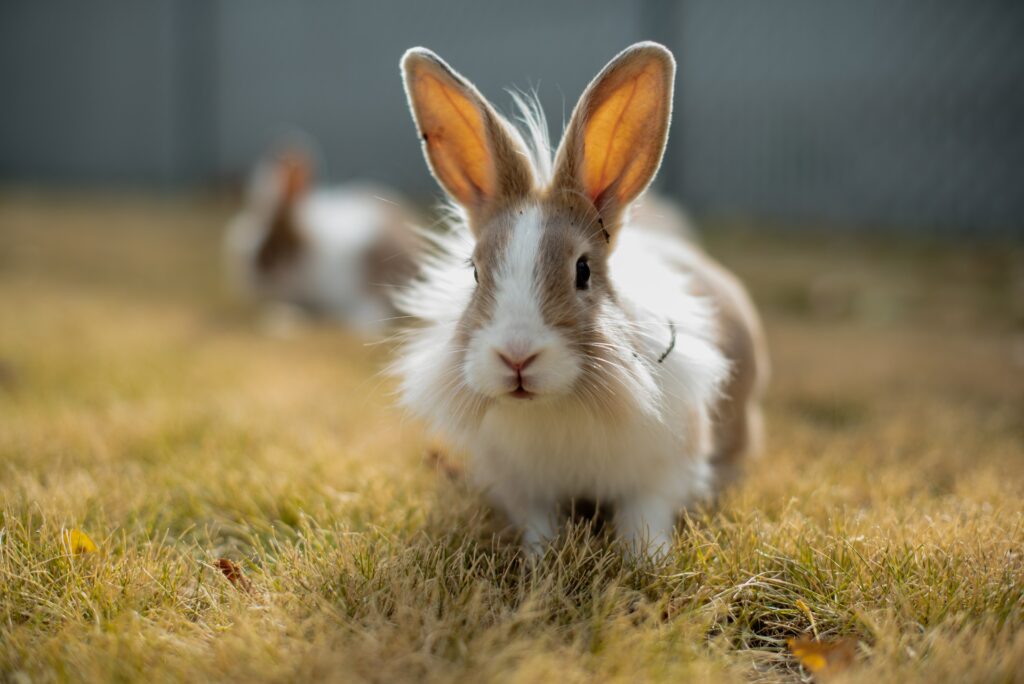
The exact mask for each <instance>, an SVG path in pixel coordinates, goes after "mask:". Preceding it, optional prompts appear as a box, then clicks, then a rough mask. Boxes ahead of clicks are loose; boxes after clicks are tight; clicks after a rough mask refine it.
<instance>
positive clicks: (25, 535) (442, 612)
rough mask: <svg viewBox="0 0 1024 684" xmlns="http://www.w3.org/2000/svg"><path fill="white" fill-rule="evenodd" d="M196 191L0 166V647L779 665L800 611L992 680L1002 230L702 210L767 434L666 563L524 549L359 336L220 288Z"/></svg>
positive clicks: (937, 669) (103, 662) (1017, 303)
mask: <svg viewBox="0 0 1024 684" xmlns="http://www.w3.org/2000/svg"><path fill="white" fill-rule="evenodd" d="M227 209H228V208H227V207H226V206H224V205H223V204H222V203H220V202H218V201H213V200H195V199H166V198H139V197H128V198H125V197H116V196H109V197H100V196H94V195H92V196H75V195H71V194H62V195H46V194H43V195H37V194H32V193H27V192H24V191H22V192H14V191H6V192H4V193H0V680H8V681H11V682H19V683H21V682H29V681H31V682H47V681H181V680H186V681H208V680H213V681H232V682H241V681H298V680H338V681H388V682H390V681H464V682H477V681H488V680H494V681H527V682H529V681H566V682H574V681H579V682H590V681H629V682H633V681H680V680H687V679H690V680H697V681H765V682H773V681H799V680H807V679H808V678H809V676H810V675H809V674H808V673H807V672H805V671H804V670H803V669H801V667H800V665H799V664H798V663H797V662H796V661H795V660H794V658H793V656H792V655H790V654H789V653H788V652H787V649H786V645H785V642H786V639H787V638H789V637H794V636H799V635H812V636H813V635H816V636H819V637H820V638H822V639H829V638H836V637H840V636H852V637H854V638H856V639H857V640H858V646H857V657H856V660H855V662H854V664H853V665H851V666H850V667H849V668H847V669H845V670H844V671H842V672H839V673H838V674H837V675H836V676H835V677H832V678H830V681H853V682H871V683H875V682H879V681H898V682H908V681H919V682H935V681H977V682H994V681H1022V680H1024V674H1022V672H1024V628H1022V627H1024V559H1022V552H1024V505H1022V501H1024V422H1022V419H1021V416H1024V309H1022V306H1024V305H1022V302H1024V252H1022V250H1021V249H1020V247H1019V246H1016V247H1015V246H1006V245H993V246H984V245H974V246H969V245H968V246H965V245H963V244H953V243H949V244H943V243H927V244H922V243H915V242H913V241H909V240H902V241H883V240H881V239H879V238H872V239H865V240H860V241H857V240H853V239H850V238H847V239H842V238H823V237H817V238H807V237H801V236H795V235H794V236H786V235H785V234H775V235H761V234H759V233H758V232H757V231H755V230H753V229H752V228H751V227H749V226H743V225H733V226H727V227H722V228H720V229H719V230H716V231H714V232H713V235H712V237H711V238H710V244H711V248H712V251H713V252H714V253H715V254H717V255H719V256H720V257H721V258H722V259H723V260H724V261H725V262H726V263H727V264H729V265H730V266H732V267H734V268H735V269H736V270H737V271H738V272H739V273H740V274H741V275H743V276H744V277H745V278H746V279H747V281H748V283H749V284H750V286H751V289H752V291H753V292H754V295H755V298H756V299H757V300H758V302H759V304H760V305H761V307H762V309H763V312H764V315H765V318H766V323H767V328H768V333H769V338H770V342H771V348H772V353H773V358H774V367H775V373H774V381H773V385H772V389H771V393H770V396H769V398H768V402H767V417H768V427H769V437H770V445H769V448H768V450H767V453H765V454H764V456H763V458H762V459H760V460H759V461H758V462H756V463H754V464H752V466H751V468H750V472H749V476H748V477H747V478H746V479H745V480H744V481H743V482H742V483H741V484H740V485H739V486H738V487H737V488H735V489H734V490H732V491H730V492H729V493H728V495H727V496H726V497H725V498H724V500H723V501H722V502H721V503H720V505H719V506H718V507H717V508H716V509H714V510H709V511H705V512H700V513H698V514H696V515H694V516H693V518H692V519H691V520H689V522H688V524H687V525H686V526H685V528H684V529H682V530H680V535H679V538H678V541H677V544H676V547H675V549H674V552H673V554H672V556H671V559H670V560H669V561H668V562H666V563H665V564H664V565H661V566H645V565H643V564H628V563H624V561H623V560H622V559H620V558H619V557H618V556H617V555H616V554H615V552H614V551H609V549H608V548H607V546H606V545H605V543H604V540H603V539H602V538H601V537H600V536H599V535H594V534H591V533H589V532H588V531H587V530H586V529H582V528H575V529H573V530H571V531H570V532H569V533H568V535H567V538H566V539H565V540H563V542H562V543H560V544H559V545H557V547H556V548H555V549H553V550H552V551H551V552H550V553H549V554H548V555H547V556H546V557H545V558H544V560H543V562H542V563H541V564H540V566H539V567H537V568H533V569H531V568H530V567H528V566H526V565H524V564H523V563H521V562H520V560H519V558H518V557H517V551H516V547H515V543H514V540H512V539H510V538H509V537H508V535H505V534H500V533H496V531H497V532H500V527H501V525H500V521H497V520H495V519H494V518H493V516H492V515H491V514H489V513H488V512H487V511H486V510H485V509H484V507H483V506H482V505H481V503H480V502H479V501H478V499H477V498H476V497H475V496H474V495H473V493H472V492H471V491H467V490H466V489H465V488H464V487H463V486H462V484H461V483H460V482H459V481H458V480H454V481H453V480H451V479H449V478H447V477H444V476H443V475H442V474H439V473H438V472H436V471H435V470H434V469H433V468H432V467H431V466H430V464H429V460H428V459H425V458H424V454H425V453H426V452H427V451H428V449H430V448H431V446H430V444H431V443H430V441H429V439H428V438H427V437H426V436H425V435H424V434H423V433H422V432H421V430H420V428H419V427H418V426H417V425H416V424H415V423H414V422H413V421H410V420H406V419H403V417H402V416H401V415H400V414H398V413H397V412H396V410H395V409H393V408H392V407H391V405H390V398H389V392H390V390H391V387H390V386H389V384H388V383H387V382H386V381H383V380H381V379H380V378H379V377H378V376H377V375H376V371H377V369H378V368H380V366H381V365H382V363H383V362H384V361H385V360H386V358H387V354H388V350H387V349H385V348H382V347H366V346H364V345H362V344H360V343H359V342H358V341H356V340H353V339H350V338H348V337H346V336H345V335H344V334H343V333H341V332H338V331H332V330H326V329H319V328H315V327H309V328H304V329H300V330H298V331H296V332H295V333H293V334H291V335H289V336H287V337H275V336H268V335H266V334H262V333H261V332H260V326H259V325H258V324H257V322H256V321H257V318H256V317H255V316H254V315H253V312H251V311H248V310H245V309H244V308H240V307H238V306H236V305H235V304H233V303H232V302H231V301H230V300H229V299H228V298H227V297H225V296H224V294H223V293H222V288H221V281H220V278H219V273H218V265H219V254H218V251H217V247H218V240H219V233H220V227H221V225H222V222H223V220H224V217H225V216H226V213H227ZM64 528H78V529H81V530H84V531H85V532H87V533H88V534H89V535H90V536H91V537H92V539H93V540H95V542H96V544H97V546H98V547H99V551H98V552H96V553H90V554H85V555H80V556H73V557H69V556H68V555H67V554H66V553H65V552H64V550H63V549H62V545H61V530H62V529H64ZM221 558H228V559H231V560H233V561H235V562H236V563H237V564H238V565H239V567H240V568H241V570H242V572H244V574H245V577H246V578H247V579H248V581H249V582H250V583H251V584H250V586H249V590H248V591H246V590H245V588H244V587H242V586H241V585H237V586H236V585H235V584H233V583H232V582H230V581H229V580H228V579H227V578H226V577H225V576H224V574H222V573H221V572H220V571H219V570H218V569H217V561H218V560H219V559H221Z"/></svg>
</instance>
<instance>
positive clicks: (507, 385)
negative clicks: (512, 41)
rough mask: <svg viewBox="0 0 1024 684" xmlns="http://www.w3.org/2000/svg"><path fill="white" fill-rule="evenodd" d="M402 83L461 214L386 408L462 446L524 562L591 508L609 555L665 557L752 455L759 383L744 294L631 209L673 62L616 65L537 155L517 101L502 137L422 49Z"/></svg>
mask: <svg viewBox="0 0 1024 684" xmlns="http://www.w3.org/2000/svg"><path fill="white" fill-rule="evenodd" d="M402 72H403V75H404V78H405V87H406V92H407V94H408V97H409V103H410V106H411V108H412V113H413V118H414V119H415V122H416V125H417V128H418V132H419V135H420V139H421V141H422V144H423V149H424V152H425V154H426V158H427V162H428V164H429V166H430V168H431V170H432V171H433V173H434V176H435V177H436V178H437V180H438V182H439V183H440V184H441V186H442V187H443V188H444V189H445V190H446V191H447V192H448V194H449V195H450V196H451V197H452V198H453V200H454V201H455V202H456V203H457V211H456V212H455V213H456V216H457V217H459V220H457V221H456V225H455V226H454V231H453V232H452V234H451V235H450V236H449V237H445V238H442V240H441V241H442V246H443V247H445V248H446V249H444V250H441V251H440V253H439V255H437V256H436V257H434V258H433V259H432V260H431V261H430V262H428V263H427V264H426V266H425V268H424V278H423V279H422V280H421V281H417V282H416V283H415V284H414V285H413V286H412V287H411V288H410V289H409V290H407V291H405V292H403V293H402V294H403V297H404V299H403V300H402V304H403V308H404V309H405V310H407V311H408V312H409V313H410V314H413V315H416V316H417V317H419V318H421V319H423V320H424V321H426V325H425V326H424V327H421V328H418V329H415V330H413V331H411V332H410V333H409V336H408V340H407V343H406V346H405V348H404V350H403V352H402V354H401V356H400V357H399V359H398V360H397V361H396V362H395V365H394V371H395V373H396V374H397V375H398V376H399V377H400V379H401V392H402V402H403V404H404V405H405V406H406V407H408V408H409V409H411V410H412V411H413V412H415V413H416V414H418V415H420V416H422V417H423V418H425V419H427V420H428V421H429V422H430V423H431V425H432V426H433V427H434V428H435V429H436V430H438V431H439V432H441V433H443V434H445V435H446V436H447V437H449V438H451V439H452V440H453V441H454V442H455V443H456V444H457V445H458V446H459V447H461V448H462V449H464V450H465V451H467V452H468V453H469V455H470V457H471V461H470V473H471V475H472V477H473V478H474V480H475V481H476V483H477V484H478V485H479V486H480V487H481V488H482V490H483V491H484V492H486V494H487V495H488V496H489V497H490V498H491V500H492V501H493V502H494V503H495V504H496V505H497V506H498V507H499V508H501V509H502V510H503V511H504V512H505V513H506V514H507V515H508V516H509V518H510V519H511V520H512V521H513V522H514V523H515V524H516V525H517V526H518V527H519V528H520V530H521V531H522V533H523V541H524V544H525V546H526V548H527V549H528V550H530V551H531V552H537V551H539V550H540V549H542V548H543V544H544V543H545V542H546V541H547V540H549V539H551V538H552V537H553V536H554V535H555V534H557V529H558V527H557V526H558V513H559V511H560V510H563V507H564V505H565V503H566V502H568V501H572V500H575V499H584V500H591V501H594V500H596V501H600V502H601V503H602V505H604V504H609V505H610V507H611V508H612V509H613V510H614V525H615V528H616V532H617V534H618V536H619V537H620V539H622V541H623V542H624V543H625V544H626V546H627V548H630V549H632V550H634V551H640V552H642V551H647V552H652V553H658V552H663V551H665V550H667V549H668V545H669V543H670V541H671V538H672V533H673V526H674V522H675V516H676V514H677V513H678V512H679V511H680V510H681V509H684V508H686V507H687V506H690V505H692V504H694V503H696V502H698V501H701V500H702V499H705V498H707V497H709V496H712V495H713V494H714V492H715V491H716V490H717V489H718V488H719V487H720V486H721V484H722V483H723V482H724V481H726V480H728V479H730V478H731V477H732V476H733V474H734V473H735V471H736V469H737V468H738V467H739V465H740V463H741V462H742V460H743V458H744V457H745V456H746V455H748V454H750V453H752V452H755V451H756V450H757V449H758V446H759V440H760V398H761V394H762V392H763V389H764V385H765V382H766V379H767V358H766V353H765V350H764V342H763V335H762V332H761V326H760V322H759V320H758V317H757V313H756V311H755V310H754V307H753V305H752V304H751V302H750V299H749V297H748V296H747V294H746V292H745V290H744V289H743V286H742V285H741V284H740V282H739V281H738V280H737V279H736V278H735V277H734V276H733V275H731V274H730V273H729V272H728V271H726V270H725V269H724V268H722V267H721V266H719V265H718V264H716V263H715V262H714V261H712V260H711V258H710V257H708V256H707V255H706V254H705V253H704V252H702V251H701V250H700V249H699V248H698V247H696V246H695V245H694V244H693V243H692V241H688V240H687V239H686V228H685V222H684V219H683V218H682V215H681V214H679V213H678V212H677V210H675V209H674V208H671V207H670V206H667V205H664V204H662V205H658V203H657V200H653V201H652V202H650V203H649V204H648V207H647V208H646V209H643V208H642V207H641V208H640V209H639V210H638V211H636V212H635V213H634V212H633V211H632V207H633V204H634V202H635V201H636V200H637V198H638V197H640V196H641V194H642V193H643V191H644V190H645V189H646V188H647V185H648V184H649V183H650V181H651V179H652V178H653V177H654V175H655V173H656V172H657V169H658V166H659V164H660V162H661V157H662V153H663V151H664V148H665V143H666V139H667V135H668V126H669V118H670V112H671V102H672V81H673V76H674V74H675V61H674V60H673V58H672V55H671V54H670V53H669V52H668V50H666V49H665V48H664V47H662V46H660V45H657V44H654V43H640V44H637V45H634V46H633V47H631V48H629V49H627V50H625V51H624V52H622V53H621V54H619V55H618V56H617V57H616V58H615V59H613V60H612V61H611V62H610V63H609V64H608V65H607V66H606V67H605V68H604V70H603V71H602V72H601V73H600V74H598V76H597V77H596V78H595V79H594V80H593V82H591V84H590V86H589V87H588V88H587V90H586V91H585V92H584V94H583V96H582V98H581V99H580V102H579V104H578V105H577V106H576V109H575V110H574V112H573V115H572V117H571V119H570V121H569V124H568V126H567V127H566V130H565V134H564V137H563V140H562V143H561V146H560V147H559V148H558V151H557V152H556V153H555V155H554V158H552V156H551V154H550V147H549V145H548V141H547V138H546V130H547V126H546V124H545V123H544V121H543V118H542V115H541V114H540V112H539V110H538V109H537V108H536V107H531V106H529V105H525V104H524V101H523V100H522V99H520V100H519V104H520V109H521V110H522V111H521V113H522V117H521V118H522V120H523V122H524V124H525V125H524V126H523V128H522V130H520V129H517V128H515V127H513V126H512V125H511V124H510V123H508V122H507V121H506V120H505V119H504V118H503V117H501V116H500V115H499V114H498V113H497V112H496V111H495V110H494V109H493V107H492V106H491V105H490V104H489V103H488V102H487V101H486V100H485V99H484V98H483V96H482V95H481V94H480V93H479V91H477V89H476V88H474V87H473V85H472V84H470V83H469V82H468V81H466V80H465V79H464V78H463V77H462V76H460V75H459V74H458V73H456V72H455V71H454V70H453V69H452V68H451V67H450V66H448V65H447V64H446V63H445V62H444V61H442V60H441V58H440V57H438V56H437V55H435V54H434V53H433V52H430V51H429V50H426V49H423V48H416V49H413V50H410V51H408V52H407V53H406V55H405V57H404V59H403V60H402Z"/></svg>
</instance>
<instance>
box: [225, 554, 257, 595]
mask: <svg viewBox="0 0 1024 684" xmlns="http://www.w3.org/2000/svg"><path fill="white" fill-rule="evenodd" d="M217 567H218V568H219V569H220V571H221V572H222V573H223V574H224V576H225V577H227V578H228V581H229V582H231V584H233V585H235V587H236V588H237V589H239V590H241V591H244V592H247V593H248V592H249V591H251V590H252V582H250V581H249V578H248V577H246V576H245V575H244V574H242V568H240V567H239V566H238V563H235V562H234V561H233V560H230V559H227V558H218V559H217Z"/></svg>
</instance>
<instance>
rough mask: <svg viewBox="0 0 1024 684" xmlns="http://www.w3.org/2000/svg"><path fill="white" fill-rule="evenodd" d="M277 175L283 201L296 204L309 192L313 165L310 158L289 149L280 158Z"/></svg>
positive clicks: (278, 159)
mask: <svg viewBox="0 0 1024 684" xmlns="http://www.w3.org/2000/svg"><path fill="white" fill-rule="evenodd" d="M276 164H277V173H278V177H279V178H280V180H281V199H282V201H283V202H284V203H285V204H294V203H295V202H297V201H298V200H299V199H300V198H302V196H303V195H305V194H306V192H308V191H309V186H310V182H311V178H312V176H313V165H312V163H311V162H310V160H309V157H308V156H307V155H306V154H305V153H304V152H302V151H301V150H298V149H287V150H285V151H284V152H283V153H282V154H281V155H279V156H278V158H277V161H276Z"/></svg>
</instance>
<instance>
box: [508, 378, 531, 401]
mask: <svg viewBox="0 0 1024 684" xmlns="http://www.w3.org/2000/svg"><path fill="white" fill-rule="evenodd" d="M509 395H510V396H512V397H515V398H516V399H532V398H533V392H531V391H530V390H528V389H526V388H525V387H523V381H522V379H520V381H519V384H518V385H516V388H515V389H514V390H512V391H511V392H509Z"/></svg>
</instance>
